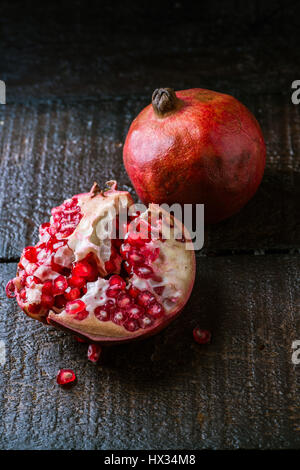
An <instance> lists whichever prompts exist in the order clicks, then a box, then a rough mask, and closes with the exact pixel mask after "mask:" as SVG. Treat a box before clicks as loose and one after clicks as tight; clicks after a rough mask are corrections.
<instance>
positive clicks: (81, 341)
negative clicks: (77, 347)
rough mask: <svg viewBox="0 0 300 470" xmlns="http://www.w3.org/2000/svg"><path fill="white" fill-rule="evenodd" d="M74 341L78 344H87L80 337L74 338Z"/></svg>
mask: <svg viewBox="0 0 300 470" xmlns="http://www.w3.org/2000/svg"><path fill="white" fill-rule="evenodd" d="M74 339H75V340H76V341H78V343H86V340H85V339H83V338H80V336H74Z"/></svg>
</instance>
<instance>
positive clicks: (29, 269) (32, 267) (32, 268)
mask: <svg viewBox="0 0 300 470" xmlns="http://www.w3.org/2000/svg"><path fill="white" fill-rule="evenodd" d="M37 268H38V265H37V264H36V263H30V264H27V266H26V273H27V274H29V275H30V276H31V275H33V273H34V271H36V270H37Z"/></svg>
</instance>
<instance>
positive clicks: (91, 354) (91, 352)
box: [87, 344, 102, 362]
mask: <svg viewBox="0 0 300 470" xmlns="http://www.w3.org/2000/svg"><path fill="white" fill-rule="evenodd" d="M101 351H102V350H101V347H100V346H98V344H90V345H89V347H88V352H87V356H88V360H89V361H91V362H97V361H98V360H99V357H100V354H101Z"/></svg>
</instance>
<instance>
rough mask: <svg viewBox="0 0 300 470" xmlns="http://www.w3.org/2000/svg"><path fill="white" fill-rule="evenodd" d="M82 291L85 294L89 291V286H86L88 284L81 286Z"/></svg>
mask: <svg viewBox="0 0 300 470" xmlns="http://www.w3.org/2000/svg"><path fill="white" fill-rule="evenodd" d="M81 292H82V294H83V295H84V294H86V293H87V287H86V286H83V287H82V288H81Z"/></svg>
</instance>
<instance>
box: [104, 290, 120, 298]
mask: <svg viewBox="0 0 300 470" xmlns="http://www.w3.org/2000/svg"><path fill="white" fill-rule="evenodd" d="M106 295H107V297H112V298H115V297H117V296H118V295H119V289H112V288H109V289H107V291H106Z"/></svg>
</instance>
